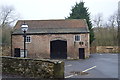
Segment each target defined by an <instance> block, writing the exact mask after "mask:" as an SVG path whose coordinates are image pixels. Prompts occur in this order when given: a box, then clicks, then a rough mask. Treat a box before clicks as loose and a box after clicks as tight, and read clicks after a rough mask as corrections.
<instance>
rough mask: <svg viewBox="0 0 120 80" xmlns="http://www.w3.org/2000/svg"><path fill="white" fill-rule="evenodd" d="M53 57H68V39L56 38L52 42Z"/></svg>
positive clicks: (51, 53) (51, 54) (51, 52)
mask: <svg viewBox="0 0 120 80" xmlns="http://www.w3.org/2000/svg"><path fill="white" fill-rule="evenodd" d="M50 57H51V59H67V41H63V40H55V41H51V42H50Z"/></svg>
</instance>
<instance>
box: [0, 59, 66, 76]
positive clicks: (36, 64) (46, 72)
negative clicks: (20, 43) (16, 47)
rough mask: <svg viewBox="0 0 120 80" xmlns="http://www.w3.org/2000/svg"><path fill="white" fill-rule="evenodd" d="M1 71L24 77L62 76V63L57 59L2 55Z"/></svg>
mask: <svg viewBox="0 0 120 80" xmlns="http://www.w3.org/2000/svg"><path fill="white" fill-rule="evenodd" d="M2 72H3V74H11V75H19V76H22V77H25V78H64V63H63V62H62V61H58V60H43V59H42V60H40V59H29V58H15V57H2Z"/></svg>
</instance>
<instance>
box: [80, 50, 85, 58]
mask: <svg viewBox="0 0 120 80" xmlns="http://www.w3.org/2000/svg"><path fill="white" fill-rule="evenodd" d="M79 59H85V49H84V48H79Z"/></svg>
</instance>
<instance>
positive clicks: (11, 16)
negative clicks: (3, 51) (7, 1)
mask: <svg viewBox="0 0 120 80" xmlns="http://www.w3.org/2000/svg"><path fill="white" fill-rule="evenodd" d="M18 18H19V16H18V14H17V13H16V12H15V9H14V7H13V6H1V7H0V25H1V27H2V28H3V27H5V26H8V25H10V24H11V23H13V22H15V21H16V20H17V19H18Z"/></svg>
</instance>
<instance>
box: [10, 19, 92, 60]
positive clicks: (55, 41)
mask: <svg viewBox="0 0 120 80" xmlns="http://www.w3.org/2000/svg"><path fill="white" fill-rule="evenodd" d="M24 22H25V23H26V24H27V25H28V26H29V27H28V31H27V32H26V34H27V37H26V54H25V55H26V57H29V58H45V59H85V58H88V57H89V55H90V51H89V49H90V45H89V29H88V26H87V23H86V20H85V19H65V20H64V19H63V20H18V22H17V23H16V25H15V27H14V31H13V32H12V35H11V36H12V39H11V40H12V41H11V42H12V49H11V50H12V51H11V52H12V56H14V57H24V37H23V32H22V30H21V25H22V24H23V23H24Z"/></svg>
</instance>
